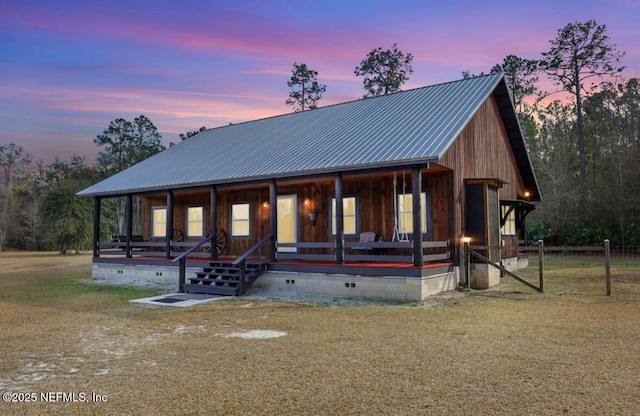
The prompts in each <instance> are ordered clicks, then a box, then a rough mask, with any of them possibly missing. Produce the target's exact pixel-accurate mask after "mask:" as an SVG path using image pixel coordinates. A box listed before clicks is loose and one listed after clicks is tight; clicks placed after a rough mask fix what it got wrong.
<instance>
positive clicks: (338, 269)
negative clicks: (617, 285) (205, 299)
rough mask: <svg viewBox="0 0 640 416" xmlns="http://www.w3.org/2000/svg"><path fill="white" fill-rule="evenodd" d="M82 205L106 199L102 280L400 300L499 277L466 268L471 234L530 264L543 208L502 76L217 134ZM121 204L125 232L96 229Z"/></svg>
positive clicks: (98, 237) (103, 187)
mask: <svg viewBox="0 0 640 416" xmlns="http://www.w3.org/2000/svg"><path fill="white" fill-rule="evenodd" d="M78 195H79V196H83V197H93V198H94V201H95V221H94V258H93V277H94V278H103V279H110V278H122V277H130V278H131V280H132V281H135V280H136V279H142V280H151V281H155V280H162V279H169V281H170V282H171V284H172V285H173V287H174V288H176V289H179V290H180V291H187V292H196V293H212V294H216V293H219V294H234V295H238V294H243V293H244V292H245V290H246V289H247V288H248V286H250V285H252V284H253V286H254V287H263V288H267V289H271V290H278V291H288V292H298V293H315V294H325V295H335V296H363V297H380V298H390V299H400V300H421V299H423V298H424V297H426V296H428V295H431V294H434V293H437V292H441V291H445V290H451V289H454V288H456V287H457V286H458V285H460V284H461V283H462V284H469V285H470V286H471V287H474V288H480V289H481V288H487V287H489V286H492V285H494V284H496V283H497V282H499V279H500V277H499V272H498V271H497V270H494V269H493V268H492V267H486V265H482V264H473V265H472V266H471V268H472V269H473V270H472V272H471V273H470V274H469V276H470V277H469V279H470V280H467V278H466V277H465V276H466V274H462V273H461V272H460V270H461V267H460V266H461V265H462V261H461V258H460V256H459V245H460V241H461V238H462V237H468V238H470V239H471V244H473V245H474V246H479V247H480V248H482V249H484V250H485V254H486V255H487V256H488V257H489V258H490V259H491V260H493V261H496V262H501V263H502V265H503V266H505V267H506V268H508V269H516V268H518V267H521V266H522V265H523V262H522V259H519V258H518V255H517V246H518V242H519V241H520V240H523V239H526V231H525V223H524V219H525V217H526V215H527V213H528V212H529V211H531V210H532V209H533V205H532V202H535V201H539V200H540V195H539V190H538V185H537V181H536V178H535V174H534V172H533V168H532V165H531V161H530V158H529V154H528V151H527V147H526V143H525V141H524V139H523V136H522V132H521V129H520V126H519V123H518V120H517V117H516V113H515V110H514V106H513V102H512V99H511V96H510V94H509V91H508V89H507V86H506V83H505V80H504V78H503V76H502V75H501V74H492V75H487V76H481V77H476V78H471V79H465V80H460V81H455V82H449V83H444V84H439V85H434V86H429V87H424V88H417V89H412V90H408V91H403V92H398V93H394V94H388V95H385V96H380V97H375V98H368V99H361V100H357V101H352V102H347V103H343V104H336V105H331V106H327V107H322V108H318V109H314V110H309V111H304V112H297V113H292V114H286V115H281V116H276V117H270V118H266V119H261V120H255V121H250V122H245V123H239V124H230V125H228V126H224V127H219V128H214V129H210V130H206V131H204V132H201V133H199V134H197V135H196V136H193V137H191V138H189V139H188V140H186V141H183V142H181V143H179V144H177V145H175V146H173V147H170V148H168V149H166V150H164V151H163V152H161V153H159V154H157V155H155V156H153V157H151V158H149V159H147V160H145V161H143V162H140V163H138V164H136V165H134V166H132V167H130V168H128V169H126V170H124V171H122V172H120V173H118V174H116V175H113V176H112V177H109V178H107V179H105V180H103V181H101V182H99V183H97V184H95V185H93V186H91V187H89V188H87V189H85V190H83V191H81V192H80V193H79V194H78ZM111 198H124V200H125V201H126V207H127V209H126V213H127V221H126V232H124V233H122V235H104V234H103V233H101V228H102V227H101V226H102V224H101V217H102V216H104V215H105V213H104V212H103V210H104V209H105V207H106V206H107V205H108V204H105V203H104V201H106V200H108V199H111ZM134 198H136V199H137V200H141V201H142V204H141V206H142V210H141V215H138V216H136V215H134V214H135V212H133V208H132V207H133V205H134V204H133V202H134ZM524 264H526V262H524ZM259 275H260V277H259V278H258V276H259ZM256 279H257V280H256ZM464 280H467V281H464ZM254 281H255V283H254Z"/></svg>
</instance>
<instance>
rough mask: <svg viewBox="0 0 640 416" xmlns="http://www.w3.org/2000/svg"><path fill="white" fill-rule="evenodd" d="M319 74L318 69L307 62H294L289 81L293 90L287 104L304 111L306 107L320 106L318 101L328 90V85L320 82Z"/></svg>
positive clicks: (295, 109) (288, 83)
mask: <svg viewBox="0 0 640 416" xmlns="http://www.w3.org/2000/svg"><path fill="white" fill-rule="evenodd" d="M317 76H318V71H314V70H313V69H310V68H309V67H307V64H298V63H294V64H293V69H292V70H291V78H290V79H289V81H287V85H288V86H289V88H291V92H289V99H288V100H287V101H286V104H287V105H292V106H293V108H294V111H304V110H305V108H307V109H310V110H312V109H314V108H317V107H318V101H320V99H321V98H322V94H323V93H324V92H325V91H326V90H327V86H326V85H325V84H320V83H318V80H317V79H316V77H317Z"/></svg>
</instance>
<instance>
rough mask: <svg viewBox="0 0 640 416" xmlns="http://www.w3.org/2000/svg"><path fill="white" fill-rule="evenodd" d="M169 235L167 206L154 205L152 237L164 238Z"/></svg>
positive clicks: (152, 211)
mask: <svg viewBox="0 0 640 416" xmlns="http://www.w3.org/2000/svg"><path fill="white" fill-rule="evenodd" d="M166 236H167V208H166V207H153V208H152V209H151V237H158V238H160V237H161V238H164V237H166Z"/></svg>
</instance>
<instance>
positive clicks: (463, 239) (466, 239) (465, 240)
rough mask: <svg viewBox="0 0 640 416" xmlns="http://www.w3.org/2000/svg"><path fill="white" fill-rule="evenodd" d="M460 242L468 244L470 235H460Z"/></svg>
mask: <svg viewBox="0 0 640 416" xmlns="http://www.w3.org/2000/svg"><path fill="white" fill-rule="evenodd" d="M462 242H463V243H464V244H469V243H470V242H471V237H467V236H466V235H463V236H462Z"/></svg>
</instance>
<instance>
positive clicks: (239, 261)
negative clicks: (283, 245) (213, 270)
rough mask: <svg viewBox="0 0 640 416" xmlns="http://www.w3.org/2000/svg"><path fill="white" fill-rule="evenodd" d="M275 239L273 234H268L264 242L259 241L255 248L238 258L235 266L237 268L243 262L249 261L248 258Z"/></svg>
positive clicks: (234, 262)
mask: <svg viewBox="0 0 640 416" xmlns="http://www.w3.org/2000/svg"><path fill="white" fill-rule="evenodd" d="M272 238H273V233H269V234H267V235H266V236H265V237H264V238H263V239H262V240H260V241H258V242H257V243H255V244H254V245H253V247H251V248H250V249H249V250H247V251H245V252H244V253H242V255H241V256H240V257H238V258H237V259H235V260H234V261H233V263H231V264H233V265H234V266H237V265H238V264H240V263H241V262H243V261H246V260H247V257H249V256H250V255H252V254H253V253H254V252H255V251H256V250H258V249H259V248H260V247H261V246H262V245H263V244H264V243H266V242H267V241H269V240H271V239H272Z"/></svg>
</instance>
